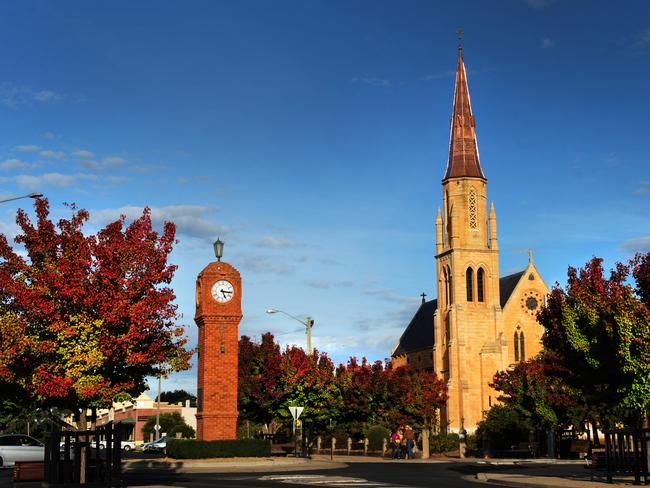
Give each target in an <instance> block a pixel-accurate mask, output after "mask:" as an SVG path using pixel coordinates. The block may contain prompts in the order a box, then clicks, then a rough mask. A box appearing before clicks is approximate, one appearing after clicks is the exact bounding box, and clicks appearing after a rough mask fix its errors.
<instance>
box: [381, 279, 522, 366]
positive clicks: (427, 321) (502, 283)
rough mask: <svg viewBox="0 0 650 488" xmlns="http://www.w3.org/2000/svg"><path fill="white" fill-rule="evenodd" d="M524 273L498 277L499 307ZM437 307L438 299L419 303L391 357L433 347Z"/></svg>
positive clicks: (503, 303)
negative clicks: (434, 317)
mask: <svg viewBox="0 0 650 488" xmlns="http://www.w3.org/2000/svg"><path fill="white" fill-rule="evenodd" d="M524 273H525V270H524V271H520V272H518V273H514V274H511V275H508V276H504V277H502V278H499V290H500V296H499V302H500V303H501V308H503V307H504V306H505V304H506V302H507V301H508V299H509V298H510V295H512V292H513V291H514V290H515V287H516V286H517V283H519V280H520V279H521V277H522V276H523V274H524ZM437 308H438V300H430V301H428V302H425V303H423V304H421V305H420V308H418V311H417V312H415V315H414V316H413V318H412V319H411V322H410V323H409V325H408V326H407V327H406V330H405V331H404V333H403V334H402V336H401V337H400V338H399V341H398V343H397V346H396V347H395V349H394V350H393V352H392V356H393V357H395V356H400V355H402V354H406V353H409V352H413V351H417V350H420V349H427V348H428V349H430V348H432V347H433V344H434V339H433V337H434V336H433V314H434V313H435V312H436V309H437Z"/></svg>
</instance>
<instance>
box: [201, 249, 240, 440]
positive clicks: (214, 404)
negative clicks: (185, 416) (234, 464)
mask: <svg viewBox="0 0 650 488" xmlns="http://www.w3.org/2000/svg"><path fill="white" fill-rule="evenodd" d="M219 281H227V282H228V283H230V284H231V285H232V288H233V293H232V298H231V299H230V300H228V301H226V302H219V301H218V300H217V299H215V295H213V287H214V286H215V283H217V282H219ZM241 291H242V290H241V277H240V275H239V272H238V271H237V270H236V269H235V268H234V267H233V266H231V265H229V264H228V263H223V262H214V263H210V264H209V265H208V266H207V267H206V268H205V269H204V270H203V271H201V273H200V274H199V276H198V279H197V283H196V314H195V316H194V320H195V322H196V325H197V326H198V328H199V357H198V372H197V380H198V381H197V393H198V395H197V396H198V405H197V413H196V421H197V438H198V439H202V440H217V439H235V438H236V437H237V348H238V338H239V331H238V329H239V322H240V320H241V318H242V313H241ZM217 296H220V295H217Z"/></svg>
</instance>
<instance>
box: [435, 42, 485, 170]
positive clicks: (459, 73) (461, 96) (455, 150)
mask: <svg viewBox="0 0 650 488" xmlns="http://www.w3.org/2000/svg"><path fill="white" fill-rule="evenodd" d="M465 176H468V177H474V178H482V179H484V180H485V179H486V178H485V175H484V174H483V170H482V169H481V163H480V162H479V157H478V144H477V142H476V133H475V132H474V115H473V114H472V105H471V103H470V100H469V88H468V87H467V72H466V71H465V63H464V62H463V48H462V47H461V46H458V66H457V67H456V83H455V87H454V109H453V112H452V116H451V130H450V135H449V161H448V162H447V170H446V171H445V176H444V178H443V181H444V180H447V179H449V178H461V177H465Z"/></svg>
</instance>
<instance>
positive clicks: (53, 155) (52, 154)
mask: <svg viewBox="0 0 650 488" xmlns="http://www.w3.org/2000/svg"><path fill="white" fill-rule="evenodd" d="M38 154H40V155H41V156H43V157H44V158H48V159H63V158H64V157H65V153H64V152H63V151H52V150H51V149H46V150H44V151H41V152H40V153H38Z"/></svg>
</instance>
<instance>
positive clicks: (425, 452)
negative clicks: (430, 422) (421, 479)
mask: <svg viewBox="0 0 650 488" xmlns="http://www.w3.org/2000/svg"><path fill="white" fill-rule="evenodd" d="M430 449H431V448H430V447H429V429H424V430H423V431H422V459H429V457H430V456H431V450H430Z"/></svg>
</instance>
